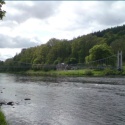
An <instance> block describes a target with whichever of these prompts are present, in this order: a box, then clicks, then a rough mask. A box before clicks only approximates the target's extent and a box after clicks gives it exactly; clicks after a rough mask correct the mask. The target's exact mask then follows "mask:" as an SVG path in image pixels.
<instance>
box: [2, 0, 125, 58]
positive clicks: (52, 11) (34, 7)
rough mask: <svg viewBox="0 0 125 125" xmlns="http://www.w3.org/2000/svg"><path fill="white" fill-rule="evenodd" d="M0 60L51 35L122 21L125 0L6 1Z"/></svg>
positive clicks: (67, 35) (84, 31)
mask: <svg viewBox="0 0 125 125" xmlns="http://www.w3.org/2000/svg"><path fill="white" fill-rule="evenodd" d="M2 9H4V10H6V12H7V13H6V17H4V19H3V21H0V60H5V59H7V58H10V57H13V56H14V55H15V54H16V53H19V52H20V51H21V49H22V48H28V47H33V46H37V45H40V44H43V43H46V42H47V41H48V40H49V39H51V38H58V39H73V38H74V37H77V36H80V35H84V34H88V33H91V32H94V31H99V30H103V29H106V28H110V27H114V26H120V25H123V24H125V14H124V13H125V1H35V2H33V1H6V4H5V5H4V7H3V8H2Z"/></svg>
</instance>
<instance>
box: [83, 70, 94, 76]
mask: <svg viewBox="0 0 125 125" xmlns="http://www.w3.org/2000/svg"><path fill="white" fill-rule="evenodd" d="M85 75H87V76H91V75H93V72H92V71H91V70H85Z"/></svg>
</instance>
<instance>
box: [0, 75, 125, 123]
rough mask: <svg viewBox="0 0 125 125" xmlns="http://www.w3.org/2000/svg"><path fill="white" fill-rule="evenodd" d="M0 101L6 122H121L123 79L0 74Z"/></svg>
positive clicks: (124, 98) (123, 113) (124, 93)
mask: <svg viewBox="0 0 125 125" xmlns="http://www.w3.org/2000/svg"><path fill="white" fill-rule="evenodd" d="M26 98H27V100H25V99H26ZM0 101H4V102H10V101H13V102H14V105H13V106H11V105H2V106H1V108H2V111H3V112H4V114H5V116H6V119H7V121H8V123H9V125H125V78H97V77H96V78H89V77H84V78H82V77H77V78H71V77H67V78H54V77H53V78H51V77H46V78H45V77H35V76H34V77H33V76H21V75H13V74H2V73H1V74H0Z"/></svg>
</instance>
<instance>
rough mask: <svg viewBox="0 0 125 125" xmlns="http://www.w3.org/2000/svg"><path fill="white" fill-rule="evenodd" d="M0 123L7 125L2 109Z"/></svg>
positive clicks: (0, 124)
mask: <svg viewBox="0 0 125 125" xmlns="http://www.w3.org/2000/svg"><path fill="white" fill-rule="evenodd" d="M0 125H7V122H6V118H5V116H4V114H3V112H2V111H0Z"/></svg>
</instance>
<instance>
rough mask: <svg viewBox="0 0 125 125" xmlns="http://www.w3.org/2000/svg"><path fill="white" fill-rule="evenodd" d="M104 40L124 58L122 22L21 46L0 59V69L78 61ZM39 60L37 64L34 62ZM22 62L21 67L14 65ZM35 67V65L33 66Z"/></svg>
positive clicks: (124, 42) (77, 62) (124, 27)
mask: <svg viewBox="0 0 125 125" xmlns="http://www.w3.org/2000/svg"><path fill="white" fill-rule="evenodd" d="M103 43H106V44H107V45H108V46H110V47H111V48H112V50H113V53H114V54H116V53H117V51H119V50H122V52H123V61H124V62H125V25H123V26H117V27H113V28H109V29H105V30H102V31H98V32H94V33H90V34H87V35H82V36H78V37H77V38H74V39H72V40H66V39H61V40H60V39H56V38H52V39H50V40H49V41H48V42H47V43H46V44H42V45H40V46H36V47H31V48H27V49H25V48H24V49H22V51H21V53H19V54H17V55H15V56H14V57H13V58H10V59H7V60H6V61H5V62H3V61H0V67H2V68H0V69H1V70H23V67H24V66H25V67H27V68H25V70H26V69H30V68H34V69H35V68H36V65H37V68H38V66H41V65H44V66H45V65H56V64H58V63H66V64H79V63H80V64H81V63H85V58H86V57H87V56H88V55H89V50H90V49H91V48H92V47H93V46H95V45H100V44H103ZM38 64H39V65H38ZM18 66H20V67H21V66H22V67H21V68H14V67H18ZM37 68H36V69H37Z"/></svg>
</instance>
